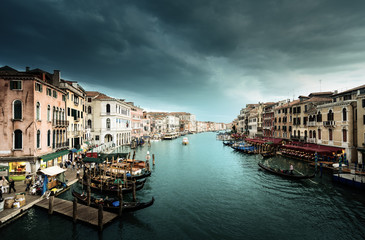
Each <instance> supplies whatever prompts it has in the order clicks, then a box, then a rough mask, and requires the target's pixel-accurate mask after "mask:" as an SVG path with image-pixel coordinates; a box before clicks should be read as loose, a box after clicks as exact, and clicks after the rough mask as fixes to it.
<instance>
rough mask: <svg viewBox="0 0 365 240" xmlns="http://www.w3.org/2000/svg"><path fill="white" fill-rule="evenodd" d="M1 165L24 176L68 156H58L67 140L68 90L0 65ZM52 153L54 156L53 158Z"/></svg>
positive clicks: (18, 175)
mask: <svg viewBox="0 0 365 240" xmlns="http://www.w3.org/2000/svg"><path fill="white" fill-rule="evenodd" d="M0 91H1V93H0V106H1V108H2V112H3V113H4V114H0V136H1V138H2V141H1V142H0V165H2V166H7V167H8V168H9V172H8V174H9V175H10V177H14V178H15V179H21V178H22V176H25V175H26V174H27V173H30V172H35V171H36V170H37V169H38V168H40V167H47V166H53V165H55V164H57V161H62V160H63V157H67V153H68V151H60V154H61V152H62V153H65V154H64V155H62V154H61V155H60V156H56V155H57V154H56V155H55V154H54V152H55V151H57V150H62V149H63V143H64V142H65V140H66V127H67V121H65V119H66V118H65V109H66V103H65V95H64V94H65V92H63V91H62V90H60V89H58V88H56V87H54V86H53V85H51V84H49V83H47V79H45V78H44V75H43V79H42V76H41V78H39V77H37V76H34V75H33V74H32V73H29V72H19V71H17V70H15V69H12V68H10V67H3V68H0ZM49 154H52V157H54V158H52V159H49V158H50V156H49Z"/></svg>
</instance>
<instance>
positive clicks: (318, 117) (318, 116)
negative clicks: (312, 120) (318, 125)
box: [317, 112, 322, 122]
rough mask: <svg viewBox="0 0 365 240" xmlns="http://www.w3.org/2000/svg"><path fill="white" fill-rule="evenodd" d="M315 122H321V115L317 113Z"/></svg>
mask: <svg viewBox="0 0 365 240" xmlns="http://www.w3.org/2000/svg"><path fill="white" fill-rule="evenodd" d="M317 122H322V113H321V112H318V114H317Z"/></svg>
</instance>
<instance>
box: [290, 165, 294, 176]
mask: <svg viewBox="0 0 365 240" xmlns="http://www.w3.org/2000/svg"><path fill="white" fill-rule="evenodd" d="M293 171H294V167H293V164H290V174H291V175H293Z"/></svg>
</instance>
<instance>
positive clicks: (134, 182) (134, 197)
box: [132, 180, 136, 202]
mask: <svg viewBox="0 0 365 240" xmlns="http://www.w3.org/2000/svg"><path fill="white" fill-rule="evenodd" d="M132 186H133V202H135V201H136V180H134V181H133V185H132Z"/></svg>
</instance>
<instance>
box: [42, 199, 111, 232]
mask: <svg viewBox="0 0 365 240" xmlns="http://www.w3.org/2000/svg"><path fill="white" fill-rule="evenodd" d="M35 205H36V206H37V207H40V208H44V209H47V210H48V208H49V199H43V200H42V201H40V202H38V203H36V204H35ZM53 211H54V212H56V213H58V214H61V215H64V216H67V217H70V218H71V219H72V218H73V202H71V201H68V200H64V199H60V198H54V203H53ZM116 217H118V215H117V214H115V213H110V212H105V211H104V212H103V222H102V225H103V226H104V225H106V224H108V223H110V222H111V221H113V220H114V219H115V218H116ZM77 221H80V222H83V223H86V224H90V225H92V226H95V227H98V226H99V225H98V224H99V223H98V209H96V208H92V207H89V206H85V205H82V204H77Z"/></svg>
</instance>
